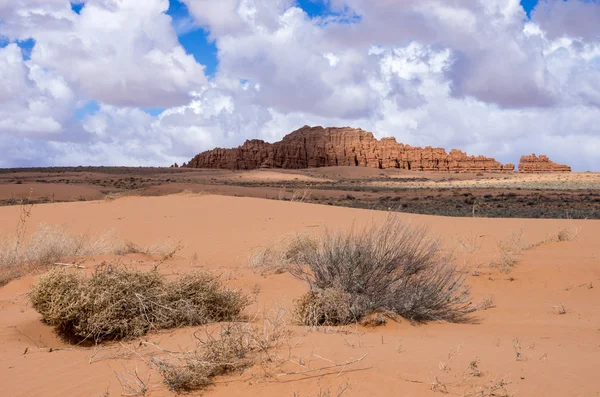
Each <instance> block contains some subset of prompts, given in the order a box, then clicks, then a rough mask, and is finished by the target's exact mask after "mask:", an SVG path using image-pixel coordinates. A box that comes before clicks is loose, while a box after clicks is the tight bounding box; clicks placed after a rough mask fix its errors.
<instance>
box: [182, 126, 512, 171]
mask: <svg viewBox="0 0 600 397" xmlns="http://www.w3.org/2000/svg"><path fill="white" fill-rule="evenodd" d="M185 166H186V167H189V168H222V169H235V170H240V169H241V170H248V169H256V168H293V169H298V168H312V167H329V166H357V167H373V168H402V169H407V170H417V171H460V172H479V171H488V172H490V171H514V168H515V167H514V165H512V164H507V165H505V166H503V165H502V164H501V163H499V162H497V161H496V160H494V159H492V158H488V157H483V156H467V154H466V153H465V152H462V151H460V150H452V151H450V154H448V153H446V150H444V149H440V148H432V147H429V146H427V147H425V148H420V147H412V146H409V145H403V144H401V143H397V142H396V139H395V138H383V139H381V140H380V141H378V140H377V139H375V137H374V136H373V134H372V133H370V132H367V131H363V130H361V129H355V128H348V127H346V128H323V127H314V128H312V127H308V126H306V127H303V128H301V129H299V130H297V131H294V132H292V133H291V134H289V135H286V136H285V137H284V138H283V139H282V140H281V141H280V142H276V143H273V144H270V143H266V142H264V141H261V140H257V139H253V140H249V141H246V142H245V143H244V144H243V145H242V146H240V147H238V148H236V149H220V148H218V149H214V150H210V151H207V152H204V153H200V154H199V155H197V156H196V157H194V158H193V159H192V160H191V161H190V162H189V163H188V164H187V165H185Z"/></svg>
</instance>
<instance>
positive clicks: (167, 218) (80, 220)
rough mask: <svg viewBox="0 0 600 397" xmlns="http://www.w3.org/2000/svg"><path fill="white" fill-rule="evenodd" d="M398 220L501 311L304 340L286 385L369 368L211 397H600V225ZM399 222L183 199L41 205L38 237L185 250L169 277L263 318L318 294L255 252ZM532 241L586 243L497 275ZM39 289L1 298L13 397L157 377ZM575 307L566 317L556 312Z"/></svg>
mask: <svg viewBox="0 0 600 397" xmlns="http://www.w3.org/2000/svg"><path fill="white" fill-rule="evenodd" d="M266 177H269V178H270V177H271V176H266ZM398 216H400V217H402V218H403V219H406V220H409V221H411V222H414V223H418V224H426V225H428V226H429V227H430V228H431V230H432V231H433V232H434V233H436V234H439V235H440V237H441V238H442V240H443V242H444V244H445V247H446V248H447V249H448V250H452V251H453V252H454V253H455V256H456V261H458V263H460V264H464V265H465V266H469V267H470V270H469V274H470V276H469V277H468V280H467V283H468V284H469V285H470V286H471V287H472V295H473V299H474V302H475V303H477V302H480V301H482V300H483V299H485V298H488V297H490V296H493V297H494V299H495V303H496V307H495V308H491V309H489V310H485V311H479V312H477V316H476V318H477V321H475V322H474V323H472V324H445V323H434V324H427V325H417V326H415V325H411V324H410V323H408V322H406V321H400V322H398V323H395V322H388V324H387V325H386V326H383V327H379V328H363V327H354V326H353V327H346V328H345V330H344V332H342V331H341V330H340V329H333V328H332V329H329V330H320V331H314V330H312V331H311V330H307V329H304V328H302V327H294V329H293V330H294V335H293V336H292V337H291V342H290V346H289V349H288V348H287V347H286V349H285V351H284V352H280V353H281V354H282V355H284V356H285V358H286V363H285V365H284V367H282V368H281V369H280V371H284V372H285V371H298V370H302V369H303V368H315V367H321V366H327V365H328V364H331V362H336V363H340V362H344V361H346V360H352V359H356V358H359V357H362V356H364V355H365V354H366V357H365V358H364V359H363V360H362V361H360V362H359V363H356V364H354V365H351V366H348V367H347V368H336V369H334V370H329V371H321V372H320V373H311V375H312V376H300V375H298V376H284V377H279V378H277V377H268V376H265V373H264V371H263V370H262V369H261V368H260V367H257V366H255V367H253V368H251V369H249V370H247V371H245V372H244V373H242V374H239V375H234V376H227V377H223V378H220V379H219V380H218V382H217V384H216V385H215V386H214V387H211V388H209V389H208V391H207V392H205V393H204V394H202V395H206V396H259V395H260V396H265V397H266V396H290V397H291V396H294V393H297V394H296V395H298V396H317V395H319V394H318V393H319V390H321V391H325V390H327V389H329V390H330V391H331V394H332V395H337V394H336V392H337V391H338V390H341V389H340V387H341V388H345V387H348V389H347V390H346V391H345V392H344V393H343V396H388V395H407V396H430V395H433V394H434V393H435V392H438V393H441V391H442V390H444V388H445V389H446V390H447V391H448V392H451V393H453V394H455V395H472V396H479V395H486V394H477V393H478V392H479V391H481V390H484V389H485V388H486V387H488V386H489V385H490V384H498V382H500V381H501V380H502V379H504V380H505V382H506V383H507V384H506V386H505V388H506V390H508V391H509V392H510V393H514V395H515V396H594V395H597V394H598V393H600V386H599V384H598V382H597V379H596V373H597V368H598V367H599V366H600V342H599V341H600V305H599V304H598V302H600V295H599V294H600V245H598V236H599V235H600V221H596V220H593V221H575V220H573V221H571V220H529V219H528V220H522V219H479V218H447V217H434V216H423V215H408V214H399V215H398ZM385 217H386V213H384V212H376V211H367V210H357V209H349V208H341V207H329V206H319V205H313V204H302V203H292V202H283V201H270V200H261V199H255V198H236V197H225V196H212V195H193V194H187V195H186V194H179V195H173V196H164V197H143V198H142V197H126V198H121V199H117V200H114V201H110V202H109V201H89V202H75V203H57V204H43V205H36V206H34V208H33V211H32V216H31V218H30V219H29V220H28V230H29V231H32V230H34V229H35V225H36V224H38V223H40V222H45V223H51V224H65V225H68V227H69V228H70V229H71V230H73V231H86V230H90V231H92V232H103V231H106V230H109V229H114V230H116V231H117V232H118V233H119V234H120V235H121V236H123V237H124V238H126V239H129V240H131V241H134V242H136V243H138V244H155V243H159V242H162V241H165V240H177V241H179V240H180V241H181V243H182V244H183V245H184V249H183V250H182V251H181V252H179V253H178V255H177V256H176V257H175V258H173V259H171V260H169V261H167V262H166V263H164V264H163V265H162V267H161V271H163V272H166V273H172V272H181V271H186V270H191V269H193V268H195V267H206V268H210V269H214V270H217V271H220V272H222V273H223V274H224V276H225V278H226V279H228V282H229V283H231V284H232V285H236V286H240V287H242V288H243V289H245V290H247V291H250V290H251V289H253V288H257V287H256V286H258V287H259V289H260V292H259V293H258V295H257V302H256V303H254V304H253V305H252V306H251V307H250V308H249V309H248V310H249V311H250V312H252V313H256V312H259V311H268V310H271V309H272V308H273V307H274V306H275V304H276V303H277V302H278V303H279V304H281V305H283V306H285V307H290V306H291V304H292V301H293V300H294V299H295V298H297V297H298V296H299V295H300V294H302V292H304V291H305V290H306V286H305V285H304V284H303V283H302V282H299V281H297V280H295V279H293V278H292V277H291V276H290V275H289V274H280V275H269V276H261V275H258V274H256V273H254V272H252V271H251V270H250V269H248V267H247V265H246V264H247V258H248V256H249V254H250V252H251V251H252V249H254V248H256V247H258V246H261V245H266V244H269V243H271V242H273V241H276V240H277V239H279V238H280V237H281V236H282V235H286V234H289V233H296V232H314V231H318V230H319V229H320V228H321V227H322V226H327V227H330V228H338V227H339V228H348V227H350V226H351V225H352V224H364V223H368V222H371V221H372V220H374V221H376V222H378V221H382V220H383V219H385ZM18 218H19V208H18V207H2V208H0V219H1V220H2V222H0V233H2V234H4V233H11V232H13V231H14V228H15V225H16V224H17V222H18ZM521 228H522V230H523V236H524V239H525V240H526V241H527V242H528V243H531V244H534V243H537V242H540V241H543V240H546V239H547V238H548V237H550V236H554V235H556V234H557V233H558V232H559V231H560V230H561V229H564V228H569V229H570V230H575V229H577V230H578V232H579V233H578V236H577V238H576V239H574V240H572V241H566V242H549V243H546V244H542V245H540V246H538V247H536V248H533V249H531V250H527V251H525V252H524V253H523V254H522V255H521V257H520V258H519V259H520V260H519V263H518V264H517V265H516V266H515V268H514V269H513V271H512V272H511V273H510V274H504V273H501V272H499V271H498V270H496V269H490V268H489V267H488V264H489V263H490V261H491V259H492V258H493V257H494V256H495V254H496V252H495V251H496V249H497V242H498V241H500V240H503V239H506V238H507V236H509V235H510V233H511V232H512V231H514V230H518V229H521ZM460 241H462V242H463V243H465V242H473V243H474V245H476V246H477V247H478V248H477V249H475V250H474V251H473V252H471V253H470V252H467V251H470V250H467V249H465V247H464V245H463V244H461V243H460ZM192 258H193V259H192ZM107 259H108V260H114V259H115V258H113V257H97V258H89V259H87V260H86V262H85V263H84V265H85V266H86V267H87V268H88V269H90V268H92V267H93V265H94V264H97V263H100V262H101V261H102V260H107ZM118 260H120V261H122V262H125V263H130V264H131V265H132V266H139V267H141V268H149V267H150V266H151V264H150V263H149V261H148V260H147V259H145V258H143V257H141V256H139V255H134V256H127V257H124V258H119V259H118ZM35 279H36V276H28V277H25V278H22V279H19V280H15V281H13V282H11V283H9V284H8V285H6V286H4V287H1V288H0V384H1V385H2V392H1V394H2V395H6V396H38V395H44V396H101V395H103V393H105V392H107V391H108V393H109V395H110V396H119V395H121V386H120V385H119V382H118V380H117V378H116V375H115V372H116V373H122V372H124V368H127V369H129V370H133V369H134V368H135V367H136V365H137V367H138V368H139V370H140V372H141V373H142V374H145V373H147V372H148V366H147V365H146V364H145V363H144V362H143V360H142V358H140V357H138V356H136V355H131V354H129V355H128V357H126V358H122V357H124V356H127V353H128V350H127V349H126V348H124V347H123V346H121V345H120V344H118V343H117V344H109V345H105V346H102V349H94V348H87V347H81V346H72V345H68V344H66V343H65V342H63V341H61V340H60V339H58V338H57V336H56V335H55V334H54V333H53V331H52V329H51V328H50V327H48V326H46V325H44V324H42V323H41V322H40V316H39V315H38V314H37V313H36V312H35V311H34V310H33V309H32V308H31V307H30V306H29V305H28V301H27V295H26V294H27V291H28V290H29V288H30V286H31V284H32V283H33V282H34V280H35ZM561 304H563V305H564V307H565V308H566V314H557V311H556V310H554V307H555V306H558V305H561ZM195 329H197V328H193V329H192V328H189V329H180V330H176V331H169V332H160V333H153V334H150V335H148V336H147V337H146V338H145V339H146V340H149V341H152V342H155V343H160V345H161V346H162V347H164V348H166V349H174V350H181V349H185V348H186V347H190V346H192V345H193V343H194V339H193V337H192V334H193V332H194V330H195ZM138 344H139V343H138ZM125 345H127V346H129V345H131V346H136V343H133V344H131V343H126V344H125ZM50 350H52V351H50ZM517 351H518V352H519V357H517V354H516V352H517ZM328 360H330V361H328ZM476 360H478V364H477V367H478V369H479V370H480V371H481V374H480V375H481V376H473V373H472V371H471V370H470V363H471V362H473V361H476ZM299 363H304V365H300V364H299ZM442 363H445V364H442ZM150 372H151V375H152V376H151V378H150V384H151V394H149V395H151V396H170V395H172V393H171V392H169V391H168V390H167V389H166V387H165V386H164V385H162V383H161V378H160V376H159V375H158V374H157V373H155V372H153V371H150ZM316 375H322V376H316ZM432 385H434V386H433V390H432ZM485 390H491V389H489V388H488V389H485ZM469 393H471V394H469ZM498 393H499V392H498ZM197 395H200V393H198V394H197ZM487 395H491V394H487ZM496 395H502V394H496Z"/></svg>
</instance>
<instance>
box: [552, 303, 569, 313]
mask: <svg viewBox="0 0 600 397" xmlns="http://www.w3.org/2000/svg"><path fill="white" fill-rule="evenodd" d="M552 310H554V312H555V313H556V314H567V308H566V307H565V305H564V303H561V304H560V305H558V306H554V307H552Z"/></svg>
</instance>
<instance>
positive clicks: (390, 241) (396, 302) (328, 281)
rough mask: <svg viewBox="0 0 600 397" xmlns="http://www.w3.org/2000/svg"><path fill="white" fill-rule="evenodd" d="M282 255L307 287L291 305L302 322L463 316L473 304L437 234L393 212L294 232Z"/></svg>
mask: <svg viewBox="0 0 600 397" xmlns="http://www.w3.org/2000/svg"><path fill="white" fill-rule="evenodd" d="M283 257H284V258H285V267H286V268H287V269H289V271H290V272H291V273H292V274H293V275H294V276H296V277H297V278H299V279H301V280H304V281H306V282H307V283H308V284H309V286H310V292H308V293H307V294H306V295H305V296H303V297H302V298H300V299H299V300H298V301H297V304H296V318H297V319H298V321H299V322H300V323H301V324H304V325H308V326H316V325H342V324H348V323H352V322H356V321H360V319H361V318H363V317H364V316H365V315H367V314H370V313H373V312H383V313H386V312H387V313H395V314H397V315H400V316H401V317H404V318H406V319H409V320H411V321H416V322H424V321H438V320H443V321H452V322H460V321H465V320H467V318H468V314H469V313H471V312H472V311H473V310H474V309H473V308H472V307H471V303H470V300H469V291H468V289H466V288H463V282H464V280H465V275H464V274H461V273H460V272H458V271H457V270H456V268H455V267H454V266H452V265H451V264H450V263H449V261H448V260H447V259H446V258H445V257H443V255H442V253H441V248H440V244H439V242H438V241H437V239H434V238H431V237H430V235H429V232H428V230H427V229H425V228H415V227H412V226H411V225H409V224H406V223H403V222H401V221H399V220H398V218H395V217H390V218H388V219H387V221H386V222H384V223H383V224H381V225H372V226H370V227H367V228H365V229H362V230H357V229H355V228H353V229H351V230H350V231H348V232H341V231H340V232H336V233H331V232H329V231H327V230H325V231H324V232H323V233H322V234H321V235H320V236H318V237H316V238H312V237H307V236H298V237H297V238H296V239H295V240H294V241H293V243H292V244H290V245H289V246H288V249H287V250H285V251H284V255H283Z"/></svg>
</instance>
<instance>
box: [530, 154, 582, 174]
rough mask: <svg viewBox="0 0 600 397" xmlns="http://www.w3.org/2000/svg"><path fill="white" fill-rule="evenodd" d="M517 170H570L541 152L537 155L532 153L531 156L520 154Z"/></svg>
mask: <svg viewBox="0 0 600 397" xmlns="http://www.w3.org/2000/svg"><path fill="white" fill-rule="evenodd" d="M519 172H571V167H569V166H568V165H564V164H556V163H554V162H553V161H550V159H549V158H548V156H545V155H543V154H542V155H540V156H539V157H538V156H536V155H535V154H532V155H531V156H521V161H520V162H519Z"/></svg>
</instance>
